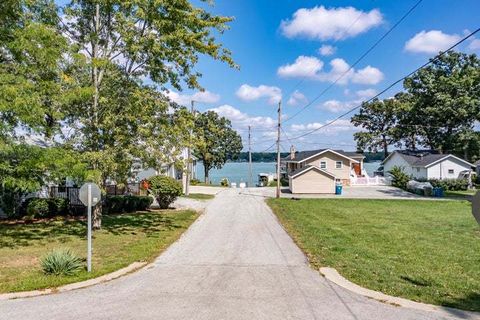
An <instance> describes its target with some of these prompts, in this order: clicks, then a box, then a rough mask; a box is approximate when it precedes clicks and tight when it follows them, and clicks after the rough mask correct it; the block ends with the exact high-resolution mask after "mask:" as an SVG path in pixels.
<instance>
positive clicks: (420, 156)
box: [383, 150, 468, 167]
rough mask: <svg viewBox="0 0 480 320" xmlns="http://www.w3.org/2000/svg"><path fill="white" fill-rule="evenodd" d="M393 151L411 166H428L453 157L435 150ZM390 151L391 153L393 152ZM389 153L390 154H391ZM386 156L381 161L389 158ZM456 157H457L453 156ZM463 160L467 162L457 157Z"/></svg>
mask: <svg viewBox="0 0 480 320" xmlns="http://www.w3.org/2000/svg"><path fill="white" fill-rule="evenodd" d="M393 153H398V154H399V155H400V156H401V157H402V158H403V159H404V160H405V161H406V162H407V163H408V164H409V165H411V166H412V167H428V166H429V165H431V164H432V163H435V162H437V161H439V160H441V159H444V158H447V157H455V156H453V155H451V154H440V153H438V152H437V151H433V150H416V151H411V150H397V151H394V152H393ZM393 153H392V154H393ZM392 154H390V156H391V155H392ZM390 156H388V157H387V158H386V159H385V160H384V161H383V163H385V162H386V161H387V159H389V158H390ZM455 158H457V157H455ZM457 159H459V160H461V161H463V162H466V163H468V162H467V161H465V160H463V159H460V158H457Z"/></svg>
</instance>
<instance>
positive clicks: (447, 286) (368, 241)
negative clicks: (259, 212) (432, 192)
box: [268, 199, 480, 311]
mask: <svg viewBox="0 0 480 320" xmlns="http://www.w3.org/2000/svg"><path fill="white" fill-rule="evenodd" d="M268 203H269V205H270V206H271V208H272V209H273V211H274V212H275V213H276V214H277V216H278V217H279V219H280V221H281V222H282V224H283V225H284V226H285V228H286V229H287V231H288V232H289V233H290V235H291V236H292V237H293V238H294V240H295V241H296V242H297V244H298V245H299V246H300V247H301V248H302V249H303V250H304V251H305V253H306V254H307V255H308V257H309V258H310V261H311V263H312V265H313V266H314V267H316V268H319V267H322V266H329V267H333V268H336V269H337V270H338V271H339V272H340V274H342V275H343V276H344V277H346V278H347V279H349V280H351V281H352V282H354V283H357V284H359V285H361V286H364V287H367V288H370V289H373V290H378V291H381V292H384V293H386V294H389V295H393V296H399V297H404V298H408V299H411V300H415V301H421V302H426V303H431V304H437V305H443V306H449V307H455V308H460V309H465V310H475V311H480V227H479V226H478V224H477V223H476V221H475V219H474V218H473V216H472V214H471V207H470V203H469V202H467V201H411V200H395V201H392V200H348V199H302V200H300V201H293V200H290V199H269V200H268Z"/></svg>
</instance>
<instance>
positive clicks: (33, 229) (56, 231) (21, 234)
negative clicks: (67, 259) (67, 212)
mask: <svg viewBox="0 0 480 320" xmlns="http://www.w3.org/2000/svg"><path fill="white" fill-rule="evenodd" d="M72 236H73V237H79V238H82V237H83V238H84V237H85V236H86V228H85V222H82V221H51V222H46V223H36V224H24V225H0V248H2V247H7V248H17V247H25V246H30V245H32V244H33V242H41V241H49V239H52V238H55V239H60V240H61V239H65V238H67V237H72Z"/></svg>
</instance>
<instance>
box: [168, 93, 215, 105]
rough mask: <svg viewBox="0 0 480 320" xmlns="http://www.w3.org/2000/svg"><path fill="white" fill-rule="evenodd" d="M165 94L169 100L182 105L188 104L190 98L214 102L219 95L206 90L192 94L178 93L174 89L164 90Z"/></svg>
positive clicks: (197, 100) (201, 101) (190, 100)
mask: <svg viewBox="0 0 480 320" xmlns="http://www.w3.org/2000/svg"><path fill="white" fill-rule="evenodd" d="M165 94H166V95H167V97H168V98H170V100H172V101H174V102H176V103H178V104H179V105H182V106H187V105H190V103H191V102H192V100H193V101H195V102H199V103H207V104H211V103H216V102H218V101H219V100H220V95H218V94H216V93H212V92H210V91H208V90H205V91H200V92H196V93H194V94H192V95H190V94H180V93H178V92H175V91H167V92H165Z"/></svg>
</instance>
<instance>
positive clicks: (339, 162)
mask: <svg viewBox="0 0 480 320" xmlns="http://www.w3.org/2000/svg"><path fill="white" fill-rule="evenodd" d="M342 166H343V162H342V161H335V169H342Z"/></svg>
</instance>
